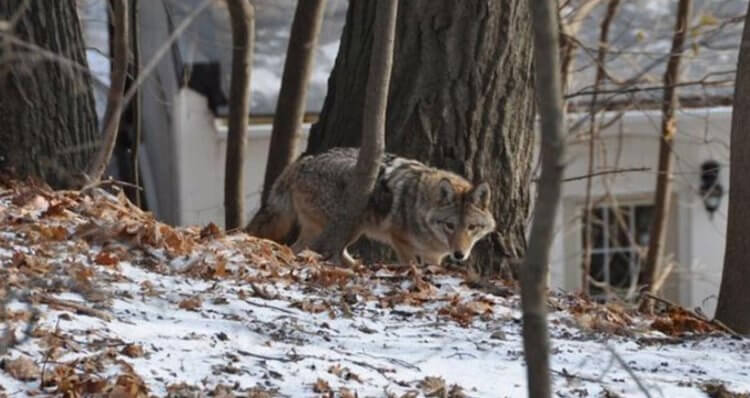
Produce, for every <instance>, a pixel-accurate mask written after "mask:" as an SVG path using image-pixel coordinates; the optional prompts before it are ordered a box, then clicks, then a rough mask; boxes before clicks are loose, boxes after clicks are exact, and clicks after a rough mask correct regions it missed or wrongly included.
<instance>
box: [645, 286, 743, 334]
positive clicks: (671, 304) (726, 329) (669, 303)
mask: <svg viewBox="0 0 750 398" xmlns="http://www.w3.org/2000/svg"><path fill="white" fill-rule="evenodd" d="M642 297H643V298H647V299H651V300H654V301H658V302H660V303H662V304H665V305H667V306H668V307H671V308H679V309H681V310H683V311H684V312H685V313H686V314H687V315H690V316H691V317H693V318H695V319H697V320H699V321H703V322H706V323H708V324H710V325H713V326H716V328H718V329H720V330H721V331H723V332H725V333H728V334H730V335H732V337H736V338H739V339H744V338H745V337H744V336H743V335H741V334H739V333H737V332H735V331H734V330H732V328H730V327H729V326H727V325H726V324H724V322H722V321H720V320H718V319H708V318H706V317H705V316H703V315H700V314H698V313H696V312H695V311H692V310H690V309H687V308H685V307H683V306H681V305H679V304H676V303H674V302H672V301H670V300H667V299H665V298H662V297H659V296H655V295H653V294H651V293H643V296H642Z"/></svg>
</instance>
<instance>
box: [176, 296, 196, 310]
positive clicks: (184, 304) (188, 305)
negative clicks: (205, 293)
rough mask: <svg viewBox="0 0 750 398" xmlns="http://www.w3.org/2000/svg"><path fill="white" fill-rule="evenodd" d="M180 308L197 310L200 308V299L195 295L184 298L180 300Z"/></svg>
mask: <svg viewBox="0 0 750 398" xmlns="http://www.w3.org/2000/svg"><path fill="white" fill-rule="evenodd" d="M180 308H182V309H183V310H189V311H197V310H198V309H200V308H201V299H200V298H198V297H197V296H194V297H190V298H186V299H185V300H182V301H180Z"/></svg>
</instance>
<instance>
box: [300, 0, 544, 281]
mask: <svg viewBox="0 0 750 398" xmlns="http://www.w3.org/2000/svg"><path fill="white" fill-rule="evenodd" d="M376 3H377V2H374V1H365V0H352V1H351V2H350V4H349V9H348V12H347V20H346V25H345V27H344V32H343V34H342V39H341V44H340V49H339V54H338V57H337V60H336V65H335V66H334V70H333V72H332V75H331V77H330V80H329V87H328V95H327V96H326V100H325V104H324V106H323V109H322V112H321V115H320V120H319V122H318V123H316V124H315V125H314V126H313V128H312V130H311V134H310V139H309V142H308V152H310V153H317V152H322V151H324V150H326V149H328V148H331V147H334V146H358V145H359V141H360V132H361V131H362V126H363V121H362V119H363V108H364V106H363V105H364V104H363V103H364V98H365V93H366V92H367V89H366V87H365V82H366V78H365V77H366V75H367V67H368V65H369V64H370V59H371V53H372V45H373V34H372V32H373V21H374V15H375V12H374V11H375V4H376ZM531 57H532V55H531V24H530V20H529V13H528V8H527V2H526V1H524V0H502V1H491V2H481V1H476V0H471V1H449V0H439V1H437V0H415V1H405V2H402V3H401V4H400V7H399V13H398V17H397V24H396V41H395V49H394V63H393V74H392V77H391V91H390V93H389V101H388V109H387V113H386V150H387V151H388V152H393V153H397V154H400V155H403V156H406V157H410V158H415V159H419V160H422V161H425V162H427V163H428V164H431V165H434V166H437V167H442V168H445V169H449V170H453V171H455V172H457V173H459V174H462V175H464V176H466V177H467V178H468V179H469V180H470V181H475V182H477V181H487V182H489V183H490V185H491V186H492V189H493V195H492V197H493V198H496V199H495V200H494V202H493V204H492V211H493V214H494V215H495V217H496V219H497V224H498V228H497V232H496V233H493V234H491V237H490V239H486V240H484V241H482V242H480V244H478V245H477V248H476V249H475V251H474V254H473V255H472V258H471V259H470V261H469V262H470V263H474V264H479V265H481V267H480V269H482V270H484V271H498V270H500V269H501V267H502V266H503V265H504V264H506V262H507V261H508V260H509V259H510V260H516V259H520V258H522V257H523V256H524V254H525V251H526V243H525V224H526V220H527V213H528V206H529V185H530V181H531V180H530V174H531V173H530V168H531V159H532V144H533V142H532V140H533V118H534V107H533V91H532V90H531V89H532V80H533V79H532V71H531ZM366 246H367V247H362V248H361V249H362V250H359V251H357V252H358V253H359V254H361V255H363V258H365V259H366V260H367V261H376V260H380V259H382V256H383V251H382V250H381V249H380V248H377V249H376V248H374V247H373V245H370V244H367V245H366ZM355 250H356V248H355Z"/></svg>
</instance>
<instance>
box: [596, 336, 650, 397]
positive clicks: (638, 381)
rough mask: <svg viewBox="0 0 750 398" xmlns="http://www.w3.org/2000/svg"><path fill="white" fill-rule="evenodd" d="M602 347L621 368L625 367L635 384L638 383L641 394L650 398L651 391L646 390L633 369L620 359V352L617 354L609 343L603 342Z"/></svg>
mask: <svg viewBox="0 0 750 398" xmlns="http://www.w3.org/2000/svg"><path fill="white" fill-rule="evenodd" d="M604 347H605V348H606V349H607V351H609V353H610V354H612V356H613V357H614V358H615V360H616V361H617V363H619V364H620V366H622V368H623V369H625V371H626V372H628V374H629V375H630V377H632V378H633V381H635V384H637V385H638V388H639V389H640V390H641V392H642V393H643V395H645V396H646V397H647V398H651V393H649V392H648V389H647V388H646V386H645V385H644V384H643V382H642V381H641V379H640V378H639V377H638V375H637V374H635V372H634V371H633V369H631V368H630V366H628V364H627V362H625V360H624V359H622V357H621V356H620V354H618V353H617V351H615V349H614V348H612V347H610V346H609V344H604Z"/></svg>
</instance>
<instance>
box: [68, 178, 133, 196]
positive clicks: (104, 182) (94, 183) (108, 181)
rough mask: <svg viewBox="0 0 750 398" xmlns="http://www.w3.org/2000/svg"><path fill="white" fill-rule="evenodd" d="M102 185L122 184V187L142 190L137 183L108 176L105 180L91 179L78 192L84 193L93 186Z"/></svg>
mask: <svg viewBox="0 0 750 398" xmlns="http://www.w3.org/2000/svg"><path fill="white" fill-rule="evenodd" d="M102 185H119V186H123V187H128V188H133V189H137V190H139V191H142V190H143V187H141V186H139V185H136V184H133V183H130V182H127V181H121V180H115V179H111V178H108V179H106V180H99V181H92V182H91V183H89V184H88V185H86V186H85V187H83V188H81V190H80V191H79V192H80V193H84V192H87V191H90V190H92V189H94V188H98V187H100V186H102Z"/></svg>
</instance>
